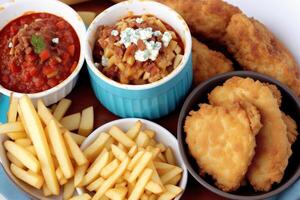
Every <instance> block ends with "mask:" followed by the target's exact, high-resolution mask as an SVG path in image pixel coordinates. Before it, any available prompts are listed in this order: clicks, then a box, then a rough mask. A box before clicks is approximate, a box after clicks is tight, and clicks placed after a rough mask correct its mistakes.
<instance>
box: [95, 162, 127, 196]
mask: <svg viewBox="0 0 300 200" xmlns="http://www.w3.org/2000/svg"><path fill="white" fill-rule="evenodd" d="M128 163H129V158H128V157H127V158H126V159H125V160H123V161H122V163H121V164H120V165H119V167H118V169H117V170H116V171H115V172H114V173H113V174H112V175H111V176H110V177H109V178H108V179H106V180H105V181H104V182H103V183H102V185H101V186H100V188H99V189H98V190H97V192H96V194H95V195H94V196H93V198H92V199H93V200H100V199H101V197H102V196H104V194H105V192H106V191H107V190H109V189H110V188H111V187H112V186H113V185H114V184H115V183H116V181H117V180H118V179H119V178H120V177H121V176H122V174H123V173H124V172H125V170H126V168H127V165H128Z"/></svg>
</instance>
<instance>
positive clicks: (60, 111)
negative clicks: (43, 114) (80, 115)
mask: <svg viewBox="0 0 300 200" xmlns="http://www.w3.org/2000/svg"><path fill="white" fill-rule="evenodd" d="M71 103H72V101H71V100H69V99H62V100H60V101H59V103H58V104H57V107H56V109H55V110H54V112H53V116H54V118H55V119H57V121H60V120H61V119H62V118H63V116H64V115H65V114H66V112H67V110H68V109H69V107H70V106H71Z"/></svg>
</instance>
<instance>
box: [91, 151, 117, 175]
mask: <svg viewBox="0 0 300 200" xmlns="http://www.w3.org/2000/svg"><path fill="white" fill-rule="evenodd" d="M104 153H108V160H109V159H110V156H111V155H110V153H111V152H109V151H108V150H107V149H103V150H102V151H101V153H100V154H99V155H98V156H97V158H96V159H95V160H94V161H93V163H92V164H91V165H90V166H89V168H88V169H87V172H89V171H90V170H91V169H92V168H94V166H95V165H96V164H97V162H96V161H97V159H98V160H99V159H100V158H101V157H102V156H103V155H104Z"/></svg>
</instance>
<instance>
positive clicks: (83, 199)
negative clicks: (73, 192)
mask: <svg viewBox="0 0 300 200" xmlns="http://www.w3.org/2000/svg"><path fill="white" fill-rule="evenodd" d="M90 199H91V196H90V195H89V194H88V193H83V194H80V195H78V196H74V197H72V198H70V199H69V200H90Z"/></svg>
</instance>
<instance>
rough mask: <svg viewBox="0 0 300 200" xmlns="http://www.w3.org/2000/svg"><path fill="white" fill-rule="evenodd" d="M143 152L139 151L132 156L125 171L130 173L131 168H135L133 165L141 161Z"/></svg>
mask: <svg viewBox="0 0 300 200" xmlns="http://www.w3.org/2000/svg"><path fill="white" fill-rule="evenodd" d="M144 153H145V152H144V151H139V152H137V153H136V154H135V156H133V158H132V159H131V161H130V163H129V164H128V167H127V169H128V170H130V171H132V170H133V168H134V167H135V165H136V164H137V163H138V162H139V160H140V159H141V157H142V156H143V155H144Z"/></svg>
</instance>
